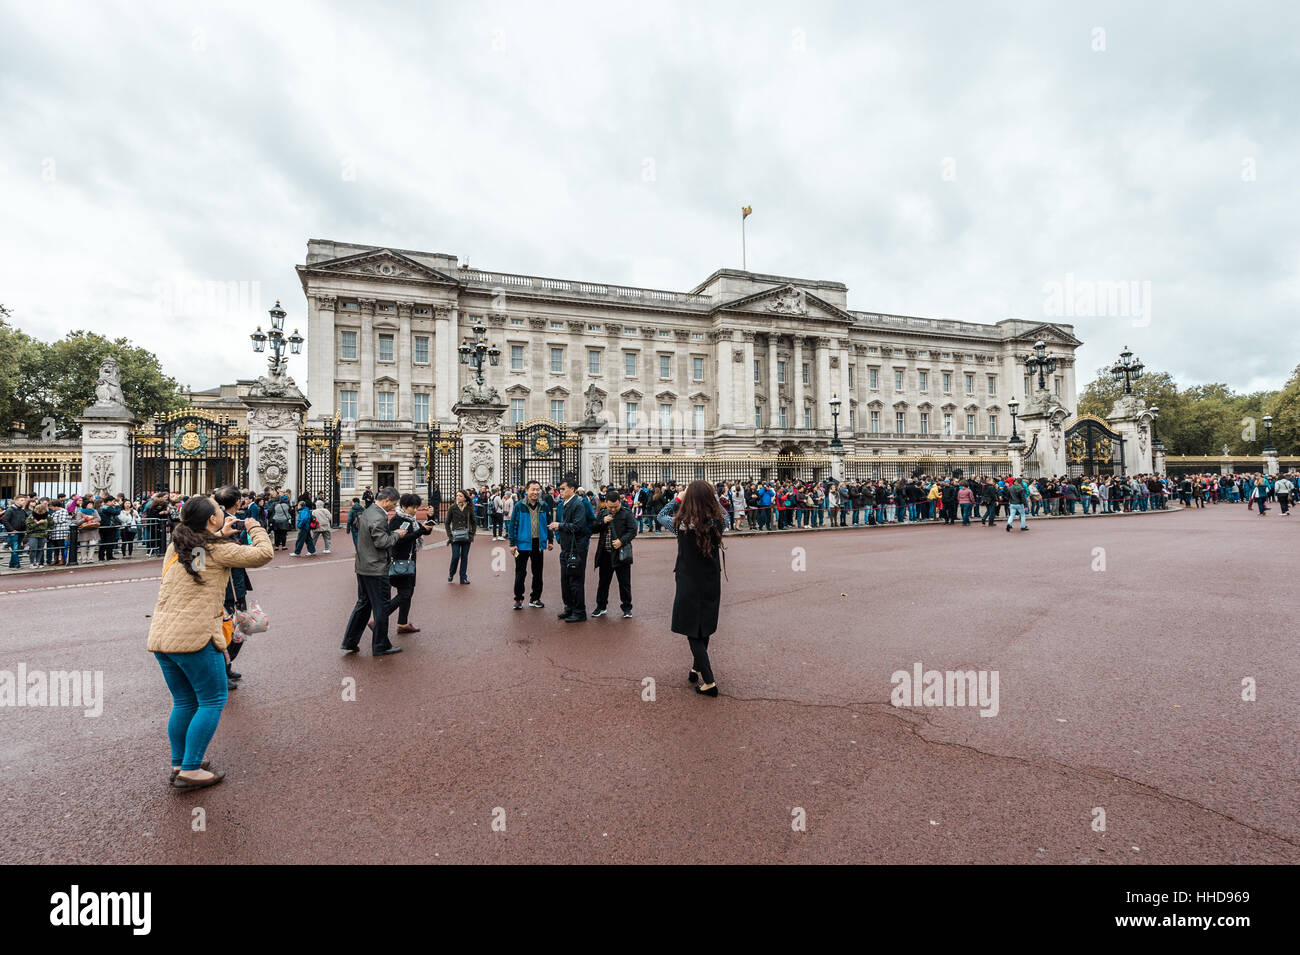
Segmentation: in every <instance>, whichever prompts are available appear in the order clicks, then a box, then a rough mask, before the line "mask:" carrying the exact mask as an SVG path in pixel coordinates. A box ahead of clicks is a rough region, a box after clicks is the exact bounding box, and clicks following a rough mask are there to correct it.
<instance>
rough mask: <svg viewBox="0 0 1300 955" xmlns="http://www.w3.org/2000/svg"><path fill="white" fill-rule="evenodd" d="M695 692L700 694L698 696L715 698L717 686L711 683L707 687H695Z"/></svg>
mask: <svg viewBox="0 0 1300 955" xmlns="http://www.w3.org/2000/svg"><path fill="white" fill-rule="evenodd" d="M695 692H696V693H698V694H700V696H717V695H718V684H716V683H712V684H710V685H709V686H708V687H704V686H703V685H701V686H697V687H696V688H695Z"/></svg>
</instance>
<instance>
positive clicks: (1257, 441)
mask: <svg viewBox="0 0 1300 955" xmlns="http://www.w3.org/2000/svg"><path fill="white" fill-rule="evenodd" d="M1297 372H1300V369H1297ZM1294 380H1295V379H1294V378H1293V381H1294ZM1132 387H1133V394H1135V395H1137V396H1138V397H1139V398H1141V399H1142V400H1143V401H1145V402H1146V406H1147V407H1148V408H1150V407H1151V406H1153V405H1154V406H1156V407H1158V408H1159V409H1160V417H1159V419H1158V420H1157V424H1156V428H1157V430H1158V432H1159V435H1160V440H1161V441H1162V442H1164V445H1165V450H1166V452H1167V453H1169V454H1221V453H1222V452H1223V446H1224V445H1227V446H1228V447H1229V448H1230V449H1231V450H1232V452H1233V453H1234V454H1244V455H1252V456H1253V455H1258V454H1260V453H1262V451H1263V449H1264V444H1265V435H1264V425H1263V417H1264V409H1265V407H1271V403H1272V402H1273V401H1274V400H1275V399H1276V396H1278V395H1279V394H1281V392H1270V391H1260V392H1255V393H1253V394H1248V395H1242V394H1237V393H1236V392H1234V391H1233V390H1232V389H1231V388H1230V387H1228V385H1226V384H1223V383H1221V382H1216V383H1213V384H1208V385H1193V386H1192V387H1191V388H1188V389H1186V390H1185V391H1179V389H1178V384H1177V383H1176V382H1175V381H1174V379H1173V376H1172V375H1170V374H1169V373H1168V372H1163V371H1158V372H1147V373H1146V374H1144V375H1143V376H1142V377H1141V378H1139V379H1138V380H1137V381H1135V382H1133V385H1132ZM1297 392H1298V394H1297V397H1296V400H1297V401H1298V402H1300V384H1297ZM1123 393H1124V385H1123V382H1119V383H1116V382H1115V381H1114V379H1112V377H1111V374H1110V369H1109V368H1100V369H1098V373H1097V378H1096V379H1095V380H1094V381H1092V382H1091V383H1089V384H1088V386H1087V387H1086V388H1085V389H1084V390H1083V394H1081V395H1080V396H1079V413H1080V414H1094V415H1096V416H1097V417H1099V418H1106V417H1107V416H1108V415H1109V414H1110V411H1111V408H1112V407H1113V406H1114V404H1115V402H1116V401H1117V400H1118V399H1119V397H1120V396H1121V395H1122V394H1123ZM1277 416H1278V414H1277V413H1276V412H1274V417H1275V418H1276V417H1277ZM1295 434H1296V433H1295V432H1288V438H1287V441H1288V442H1290V443H1289V444H1288V445H1287V446H1288V447H1294V446H1295V441H1296V437H1294V436H1293V435H1295ZM1280 435H1281V431H1280V429H1279V427H1277V426H1276V425H1275V426H1274V428H1273V437H1274V441H1273V443H1274V444H1277V443H1278V438H1279V437H1280ZM1278 447H1279V449H1281V445H1278ZM1284 453H1286V452H1284Z"/></svg>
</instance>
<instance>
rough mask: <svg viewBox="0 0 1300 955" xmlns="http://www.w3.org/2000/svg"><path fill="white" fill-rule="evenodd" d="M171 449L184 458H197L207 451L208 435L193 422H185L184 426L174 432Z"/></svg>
mask: <svg viewBox="0 0 1300 955" xmlns="http://www.w3.org/2000/svg"><path fill="white" fill-rule="evenodd" d="M173 447H175V448H176V453H177V454H183V455H185V456H186V457H198V456H199V455H201V454H203V452H204V451H206V450H207V449H208V433H207V432H206V431H202V430H200V429H199V426H198V424H197V423H196V422H194V421H187V422H185V426H184V427H183V428H181V429H180V430H178V431H177V432H176V438H175V439H174V441H173Z"/></svg>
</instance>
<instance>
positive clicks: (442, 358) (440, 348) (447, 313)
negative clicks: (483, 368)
mask: <svg viewBox="0 0 1300 955" xmlns="http://www.w3.org/2000/svg"><path fill="white" fill-rule="evenodd" d="M451 313H452V310H451V309H449V308H445V307H440V306H434V309H433V316H434V319H433V418H434V420H435V421H448V420H450V418H451V406H452V403H453V402H454V401H455V400H456V398H457V394H456V392H457V391H458V388H457V379H456V377H455V376H454V374H453V375H452V376H450V377H449V376H448V371H447V370H448V368H449V367H450V368H451V369H452V371H453V373H454V371H455V366H454V364H453V365H449V362H456V361H457V360H458V359H457V357H456V330H455V327H454V326H453V325H452V322H451Z"/></svg>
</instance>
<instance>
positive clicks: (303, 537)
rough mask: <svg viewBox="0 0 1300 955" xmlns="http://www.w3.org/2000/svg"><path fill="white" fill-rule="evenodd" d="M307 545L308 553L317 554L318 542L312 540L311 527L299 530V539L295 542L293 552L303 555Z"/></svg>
mask: <svg viewBox="0 0 1300 955" xmlns="http://www.w3.org/2000/svg"><path fill="white" fill-rule="evenodd" d="M304 545H306V547H307V553H309V554H314V553H316V542H315V541H313V540H312V539H311V526H310V525H308V526H307V527H300V528H298V539H297V540H296V541H295V542H294V545H293V552H294V553H295V554H300V553H302V548H303V546H304Z"/></svg>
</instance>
